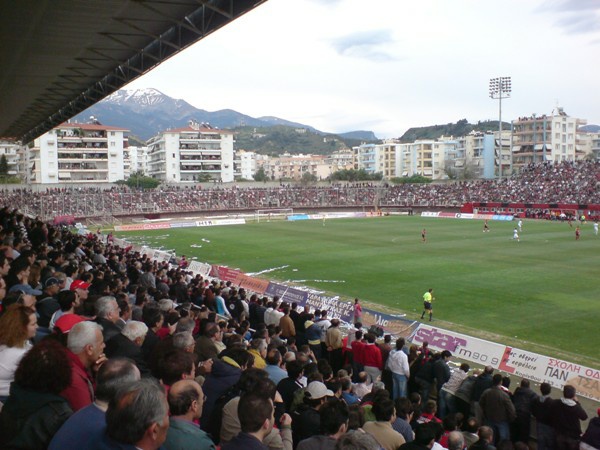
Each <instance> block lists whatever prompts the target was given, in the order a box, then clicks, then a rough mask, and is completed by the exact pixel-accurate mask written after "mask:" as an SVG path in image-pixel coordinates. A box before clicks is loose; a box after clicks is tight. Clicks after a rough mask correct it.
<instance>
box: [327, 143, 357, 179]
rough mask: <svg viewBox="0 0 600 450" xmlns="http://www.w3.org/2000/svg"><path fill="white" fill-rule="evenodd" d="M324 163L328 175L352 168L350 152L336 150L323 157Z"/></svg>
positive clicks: (348, 150)
mask: <svg viewBox="0 0 600 450" xmlns="http://www.w3.org/2000/svg"><path fill="white" fill-rule="evenodd" d="M325 163H326V164H327V165H328V166H329V174H330V175H331V174H332V173H335V172H338V171H340V170H350V169H352V168H353V167H354V162H353V156H352V150H350V149H345V150H337V151H335V152H333V153H332V154H331V155H328V156H327V157H325Z"/></svg>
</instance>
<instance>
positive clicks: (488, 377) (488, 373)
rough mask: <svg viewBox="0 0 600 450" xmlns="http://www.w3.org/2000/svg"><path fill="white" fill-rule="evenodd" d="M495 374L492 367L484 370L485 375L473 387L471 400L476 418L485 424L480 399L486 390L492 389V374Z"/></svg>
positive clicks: (478, 378) (480, 376) (479, 377)
mask: <svg viewBox="0 0 600 450" xmlns="http://www.w3.org/2000/svg"><path fill="white" fill-rule="evenodd" d="M493 373H494V368H493V367H492V366H486V367H485V369H484V370H483V373H482V374H481V375H479V376H478V377H477V379H476V380H475V385H474V386H473V394H472V397H471V400H472V401H473V409H474V411H475V418H476V419H477V422H479V423H483V411H482V410H481V406H480V405H479V399H480V397H481V394H483V392H484V391H485V390H486V389H489V388H491V387H492V374H493Z"/></svg>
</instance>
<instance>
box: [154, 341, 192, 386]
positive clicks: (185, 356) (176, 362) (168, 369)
mask: <svg viewBox="0 0 600 450" xmlns="http://www.w3.org/2000/svg"><path fill="white" fill-rule="evenodd" d="M193 367H194V357H193V356H192V354H191V353H188V352H186V351H185V350H179V349H178V350H172V351H170V352H168V353H167V354H166V355H165V356H164V357H163V358H162V359H161V360H160V361H159V363H158V373H159V374H160V377H161V379H162V381H163V383H164V384H166V385H167V386H170V385H172V384H173V383H175V382H176V381H179V380H181V376H182V375H183V374H184V373H191V371H192V369H193Z"/></svg>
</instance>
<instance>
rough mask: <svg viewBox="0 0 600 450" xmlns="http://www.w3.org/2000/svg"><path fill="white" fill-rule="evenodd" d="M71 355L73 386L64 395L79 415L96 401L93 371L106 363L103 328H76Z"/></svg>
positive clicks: (69, 348)
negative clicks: (81, 410)
mask: <svg viewBox="0 0 600 450" xmlns="http://www.w3.org/2000/svg"><path fill="white" fill-rule="evenodd" d="M67 356H68V357H69V359H70V362H71V374H72V377H71V384H70V385H69V386H68V387H67V388H66V389H65V390H64V391H62V392H61V393H60V395H61V396H62V397H64V398H65V399H66V400H67V401H68V402H69V405H70V406H71V409H72V410H73V412H77V411H79V410H80V409H82V408H84V407H86V406H88V405H90V404H92V402H93V401H94V389H95V384H94V377H93V376H92V371H97V370H98V369H99V368H100V366H101V365H102V364H103V363H104V362H105V361H106V356H105V355H104V338H103V337H102V327H100V325H98V324H97V323H95V322H88V321H86V322H80V323H78V324H76V325H74V326H73V328H71V331H70V332H69V337H68V338H67Z"/></svg>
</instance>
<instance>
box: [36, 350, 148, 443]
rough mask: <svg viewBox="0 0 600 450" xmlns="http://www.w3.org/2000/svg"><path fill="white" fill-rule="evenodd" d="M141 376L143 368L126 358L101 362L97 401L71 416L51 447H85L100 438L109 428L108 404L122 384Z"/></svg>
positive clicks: (54, 438)
mask: <svg viewBox="0 0 600 450" xmlns="http://www.w3.org/2000/svg"><path fill="white" fill-rule="evenodd" d="M139 379H140V371H139V370H138V369H137V367H136V366H135V364H133V363H132V362H131V361H129V360H127V359H124V358H113V359H110V360H108V361H106V362H105V363H104V364H102V366H101V367H100V369H98V375H97V376H96V399H95V400H94V403H92V404H91V405H89V406H86V407H85V408H83V409H81V410H79V411H77V412H76V413H75V414H73V415H72V416H71V417H69V419H67V421H66V422H65V423H64V424H63V426H62V427H60V430H58V433H56V434H55V435H54V437H53V438H52V441H51V442H50V446H49V447H48V449H49V450H62V449H65V448H79V449H84V448H89V447H90V446H91V445H92V443H93V442H95V441H96V440H99V439H101V438H102V435H103V434H104V431H105V429H106V418H105V413H106V409H107V408H108V403H109V402H110V401H111V400H112V399H113V398H114V397H115V395H116V394H117V390H118V389H119V387H121V386H123V385H124V384H127V383H130V382H133V381H138V380H139Z"/></svg>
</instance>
